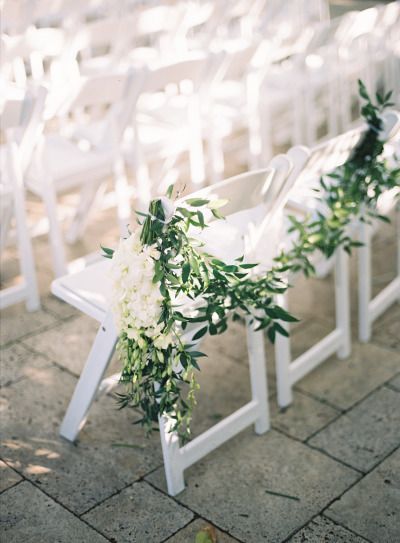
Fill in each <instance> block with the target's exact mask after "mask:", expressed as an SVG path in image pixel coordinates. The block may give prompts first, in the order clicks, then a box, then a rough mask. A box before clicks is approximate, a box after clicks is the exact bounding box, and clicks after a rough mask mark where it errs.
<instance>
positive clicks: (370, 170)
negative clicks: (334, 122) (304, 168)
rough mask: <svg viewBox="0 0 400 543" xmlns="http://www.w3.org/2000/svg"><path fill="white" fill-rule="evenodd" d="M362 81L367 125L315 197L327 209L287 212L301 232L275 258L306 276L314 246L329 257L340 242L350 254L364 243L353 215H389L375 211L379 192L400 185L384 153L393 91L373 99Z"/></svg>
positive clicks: (397, 172)
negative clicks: (353, 228)
mask: <svg viewBox="0 0 400 543" xmlns="http://www.w3.org/2000/svg"><path fill="white" fill-rule="evenodd" d="M358 85H359V93H360V96H361V98H363V99H364V100H365V102H366V103H365V104H364V106H363V107H362V109H361V115H362V116H363V118H364V119H365V121H366V124H367V126H368V128H367V130H366V132H365V134H364V136H363V137H362V138H361V140H360V142H359V143H358V145H357V146H356V147H355V149H354V152H353V153H352V155H351V156H350V158H349V159H348V160H347V161H346V162H345V163H344V164H343V165H342V166H339V167H338V168H336V169H335V170H334V171H333V172H331V173H329V174H327V175H326V176H325V177H322V178H321V179H320V186H319V187H318V188H317V189H316V197H317V198H318V199H319V200H320V201H322V202H323V204H324V207H325V209H326V211H325V212H324V213H322V212H318V213H317V216H316V217H315V216H311V215H308V216H307V217H306V218H305V219H304V220H299V219H297V218H296V217H293V216H290V217H289V219H290V222H291V226H290V229H289V232H291V233H293V232H295V233H296V234H297V241H296V243H294V244H293V247H292V248H291V249H290V250H289V251H287V252H282V253H281V254H280V255H279V257H278V258H277V259H276V261H277V263H278V264H281V265H284V266H287V267H289V268H290V269H291V270H292V271H295V272H297V271H303V272H304V273H305V274H306V275H307V276H308V275H310V274H312V273H314V271H315V270H314V266H313V264H312V262H311V259H310V257H311V256H312V255H314V254H315V253H316V252H320V253H322V254H323V255H324V256H325V257H327V258H329V257H331V256H332V255H333V253H334V252H335V251H336V249H337V248H338V247H339V246H342V247H343V248H344V250H345V251H346V252H347V253H349V254H350V253H351V250H352V248H353V247H359V246H360V245H362V244H361V243H360V242H358V241H357V240H354V239H352V238H351V237H350V235H349V229H348V227H349V225H350V224H351V223H352V222H353V221H354V219H357V220H362V221H365V220H368V221H370V220H371V219H374V218H377V219H379V220H382V221H389V219H388V218H387V217H385V216H382V215H379V214H378V213H377V211H376V210H377V202H378V198H379V197H380V196H381V194H382V193H384V192H385V191H387V190H390V189H393V188H395V187H400V168H393V169H390V168H389V167H388V164H387V161H386V160H385V159H384V158H383V157H382V153H383V150H384V145H385V141H384V140H383V138H382V132H383V129H384V124H383V118H382V113H383V111H384V110H385V109H386V108H388V107H390V106H393V103H391V102H390V98H391V95H392V92H388V93H387V94H386V95H381V94H379V93H377V94H376V104H374V103H373V102H372V100H371V98H370V96H369V95H368V93H367V90H366V88H365V85H364V84H363V82H362V81H359V82H358Z"/></svg>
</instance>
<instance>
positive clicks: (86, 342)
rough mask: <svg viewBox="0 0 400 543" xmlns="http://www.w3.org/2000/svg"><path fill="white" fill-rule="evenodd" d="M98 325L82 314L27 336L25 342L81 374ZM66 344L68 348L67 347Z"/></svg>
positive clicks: (76, 373) (61, 364)
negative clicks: (49, 328) (42, 331)
mask: <svg viewBox="0 0 400 543" xmlns="http://www.w3.org/2000/svg"><path fill="white" fill-rule="evenodd" d="M98 327H99V324H98V322H97V321H95V320H94V319H92V318H90V317H87V316H86V315H81V316H79V317H78V318H75V319H72V320H69V321H67V322H63V323H61V324H59V326H57V327H55V328H52V329H51V330H47V331H46V332H44V333H42V334H37V335H35V336H33V337H30V338H27V339H26V340H25V341H24V343H25V344H26V345H27V347H29V348H31V349H34V350H35V351H37V352H39V353H42V354H44V355H46V356H47V357H48V358H49V359H50V360H53V361H54V362H56V363H57V364H58V365H60V366H63V367H64V368H67V369H68V370H69V371H71V372H72V373H74V374H75V375H80V373H81V371H82V368H83V365H84V363H85V361H86V358H87V356H88V354H89V351H90V348H91V346H92V343H93V341H94V338H95V336H96V333H97V330H98ZM66 345H68V349H66V348H65V346H66Z"/></svg>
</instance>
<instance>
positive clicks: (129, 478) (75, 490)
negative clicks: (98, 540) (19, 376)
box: [0, 367, 161, 514]
mask: <svg viewBox="0 0 400 543" xmlns="http://www.w3.org/2000/svg"><path fill="white" fill-rule="evenodd" d="M40 371H41V373H40V375H35V376H34V377H32V378H31V377H30V378H29V379H25V380H24V381H20V382H19V383H16V384H14V385H11V386H9V387H7V388H5V389H4V390H3V397H2V399H1V408H2V417H1V421H0V422H1V426H2V431H1V433H2V441H1V444H0V457H1V458H3V460H5V461H6V462H7V463H8V464H9V465H10V466H11V467H13V468H14V469H15V470H17V471H18V472H20V473H23V474H24V475H25V477H27V478H28V479H30V480H32V481H34V482H37V483H38V484H40V485H41V488H43V490H44V491H45V492H46V493H48V494H50V495H51V496H52V497H54V498H55V499H57V501H59V502H61V503H62V504H63V505H65V506H66V507H67V508H68V509H70V510H71V511H74V512H76V513H78V514H80V513H83V512H85V511H87V510H88V509H89V508H90V507H93V506H94V505H96V504H97V503H99V502H100V501H102V500H104V499H105V498H107V497H108V496H110V495H111V494H113V493H115V492H116V491H118V490H120V489H121V488H123V487H125V486H126V485H128V484H130V483H132V482H134V481H136V480H137V479H139V478H140V477H142V476H144V475H145V474H146V473H148V472H149V471H150V470H152V469H154V468H156V467H157V466H159V465H161V447H160V444H159V437H158V436H157V435H154V436H153V437H152V438H151V439H147V438H146V437H145V436H144V432H143V430H142V428H140V427H139V426H137V425H132V422H133V421H134V420H137V418H138V417H137V415H136V414H135V413H134V412H133V411H132V410H122V411H118V410H117V406H116V402H115V400H114V399H112V398H110V397H107V396H103V397H101V398H100V400H99V401H97V402H95V404H94V405H93V406H92V409H91V411H90V413H89V417H88V421H87V423H86V425H85V427H84V428H83V430H82V431H81V433H80V436H79V441H78V443H77V444H76V445H74V444H71V443H69V442H67V441H65V440H63V439H62V438H60V437H59V435H58V432H59V427H60V424H61V420H62V418H63V416H64V413H65V411H66V408H67V405H68V402H69V400H70V398H71V396H72V391H73V389H74V386H75V383H76V380H75V378H73V377H72V376H70V375H69V374H68V373H66V372H64V371H62V370H60V369H58V368H55V367H53V368H47V369H42V370H40ZM113 444H125V445H126V444H129V445H131V447H122V446H115V447H114V446H113Z"/></svg>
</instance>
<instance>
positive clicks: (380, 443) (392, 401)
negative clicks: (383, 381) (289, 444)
mask: <svg viewBox="0 0 400 543" xmlns="http://www.w3.org/2000/svg"><path fill="white" fill-rule="evenodd" d="M309 443H310V445H313V446H315V447H318V448H319V449H323V450H324V451H326V452H328V453H329V454H330V455H332V456H334V457H335V458H338V459H339V460H342V461H343V462H346V463H347V464H349V465H350V466H353V467H354V468H356V469H359V470H361V471H364V472H365V471H369V470H370V469H371V468H373V467H374V466H375V465H376V464H377V463H378V462H380V461H381V460H382V459H383V458H384V457H385V456H387V455H388V454H389V453H390V452H391V451H393V449H395V448H396V447H398V446H399V445H400V394H399V393H398V392H395V391H393V390H391V389H389V388H387V387H383V388H381V389H380V390H377V391H376V392H373V393H372V394H371V396H369V397H368V398H366V399H365V400H363V401H362V402H361V403H360V404H358V405H357V406H356V407H354V408H353V409H351V410H350V411H349V412H348V413H346V414H344V415H342V416H341V417H340V418H339V419H337V420H336V421H335V422H333V423H332V424H330V425H329V426H328V427H327V428H325V429H324V430H322V431H321V432H319V433H318V434H317V435H316V436H314V437H313V438H312V439H311V440H310V442H309Z"/></svg>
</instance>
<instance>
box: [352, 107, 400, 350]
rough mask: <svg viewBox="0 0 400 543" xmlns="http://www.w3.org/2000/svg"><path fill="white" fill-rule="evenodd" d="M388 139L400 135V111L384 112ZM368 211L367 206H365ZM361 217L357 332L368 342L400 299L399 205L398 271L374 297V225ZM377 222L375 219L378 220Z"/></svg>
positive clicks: (399, 219) (399, 232) (399, 220)
mask: <svg viewBox="0 0 400 543" xmlns="http://www.w3.org/2000/svg"><path fill="white" fill-rule="evenodd" d="M385 124H386V127H385V140H386V141H388V142H389V143H390V142H392V141H398V140H399V139H400V114H399V113H397V112H389V113H387V114H385ZM364 213H365V210H364ZM363 217H364V219H366V220H365V221H361V220H360V221H358V239H359V241H360V242H361V243H363V245H362V247H359V249H358V336H359V340H360V341H361V342H363V343H366V342H368V341H369V340H370V338H371V329H372V325H373V323H374V322H375V321H376V320H377V319H378V318H379V317H380V316H381V315H382V313H384V312H385V311H386V310H387V309H388V308H389V307H390V306H391V305H392V304H393V303H395V302H396V301H397V302H400V209H399V207H398V204H397V209H396V210H395V222H396V225H395V228H396V237H397V274H396V276H395V278H394V279H393V280H392V281H390V283H389V284H387V285H386V287H385V288H383V289H382V290H381V291H380V292H379V293H378V294H377V295H376V296H375V297H372V236H373V234H374V229H375V228H374V227H375V226H376V227H377V226H378V224H371V222H370V221H369V220H368V218H367V217H365V215H363ZM375 223H376V221H375Z"/></svg>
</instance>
